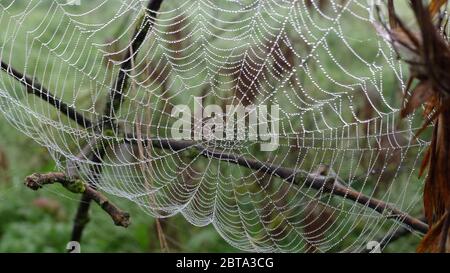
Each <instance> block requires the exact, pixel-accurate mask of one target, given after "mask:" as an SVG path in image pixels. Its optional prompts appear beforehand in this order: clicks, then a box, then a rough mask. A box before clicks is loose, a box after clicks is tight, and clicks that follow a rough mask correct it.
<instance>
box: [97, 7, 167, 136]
mask: <svg viewBox="0 0 450 273" xmlns="http://www.w3.org/2000/svg"><path fill="white" fill-rule="evenodd" d="M162 2H163V0H150V1H149V2H148V4H147V8H146V10H145V14H144V18H143V21H142V24H141V25H140V26H137V28H136V30H135V32H134V34H133V36H132V39H131V43H130V44H129V46H128V48H127V53H126V55H125V57H124V59H123V62H122V65H121V66H120V69H119V74H118V75H117V79H116V81H115V83H114V85H113V87H112V88H111V90H110V94H109V97H108V101H107V102H106V107H105V109H104V120H103V123H105V122H108V121H109V122H110V123H106V124H105V125H106V126H110V127H111V128H114V126H112V123H113V122H114V119H115V111H116V110H117V109H119V108H120V106H121V104H122V100H123V95H124V93H123V91H124V90H125V89H127V87H128V79H129V78H130V75H129V73H128V71H130V70H131V69H132V65H133V61H134V60H135V59H136V56H137V54H138V52H139V49H140V47H141V46H142V44H143V42H144V41H145V38H146V37H147V35H148V33H149V32H150V30H151V29H152V28H153V24H154V23H155V19H156V16H157V14H156V13H157V11H158V10H159V8H160V7H161V3H162Z"/></svg>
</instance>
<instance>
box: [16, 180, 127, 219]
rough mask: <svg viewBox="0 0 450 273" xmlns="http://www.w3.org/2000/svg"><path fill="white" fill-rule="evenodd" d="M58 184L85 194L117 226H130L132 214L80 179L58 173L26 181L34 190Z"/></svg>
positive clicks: (74, 191)
mask: <svg viewBox="0 0 450 273" xmlns="http://www.w3.org/2000/svg"><path fill="white" fill-rule="evenodd" d="M58 183H59V184H61V185H62V186H63V187H64V188H66V189H68V190H69V191H71V192H73V193H79V194H84V195H85V196H86V197H88V198H89V199H91V200H94V201H95V202H96V203H97V204H98V205H99V206H100V207H101V208H102V209H103V210H104V211H105V212H106V213H108V214H109V215H110V216H111V218H112V220H113V221H114V224H115V225H117V226H122V227H128V225H129V224H130V214H129V213H128V212H124V211H122V210H121V209H119V208H118V207H117V206H115V205H114V204H113V203H111V202H110V201H109V200H108V198H106V197H105V196H104V195H103V194H101V193H100V192H98V191H96V190H94V189H93V188H92V187H90V186H89V185H87V184H86V183H84V182H83V181H82V180H80V179H72V178H70V177H68V176H66V174H64V173H58V172H56V173H47V174H37V173H36V174H32V175H30V176H28V177H27V178H26V179H25V185H26V186H27V187H28V188H30V189H32V190H38V189H40V188H42V187H43V186H45V185H51V184H58Z"/></svg>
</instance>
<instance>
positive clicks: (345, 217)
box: [0, 0, 428, 252]
mask: <svg viewBox="0 0 450 273" xmlns="http://www.w3.org/2000/svg"><path fill="white" fill-rule="evenodd" d="M324 3H326V4H324ZM145 6H146V1H131V0H130V1H118V0H115V1H114V0H96V1H83V0H81V2H80V5H71V4H69V3H67V1H40V0H30V1H19V0H7V1H5V0H3V1H0V25H1V26H2V30H1V36H0V37H1V43H0V56H1V59H2V60H4V61H7V62H9V63H10V64H11V66H13V67H15V68H18V69H19V70H20V71H22V72H23V73H24V74H26V75H29V76H31V77H32V78H34V79H36V81H39V82H40V83H42V85H43V86H46V87H47V88H48V90H51V92H52V93H53V95H54V96H55V97H58V98H61V100H62V101H64V102H66V103H67V104H68V105H69V106H71V107H74V108H75V109H76V110H77V111H78V112H80V113H82V114H83V115H85V117H87V118H89V119H90V120H93V121H96V120H102V119H104V118H105V115H104V113H103V111H104V105H105V103H106V101H107V99H108V98H109V92H110V89H111V86H113V85H114V82H115V77H116V76H115V75H117V74H118V73H119V70H120V68H121V65H122V64H123V62H124V55H125V53H126V51H127V48H128V47H129V43H130V39H131V35H132V33H133V31H134V29H135V28H136V27H139V24H140V20H141V18H142V16H143V10H144V9H145ZM133 55H135V60H134V61H133V68H132V69H129V70H127V71H126V73H128V75H129V76H130V85H129V86H127V87H126V88H125V89H124V90H123V100H121V103H120V105H119V107H118V108H117V109H115V110H114V111H113V112H111V113H110V116H108V115H106V117H111V116H112V115H114V118H115V119H116V120H117V123H118V124H120V126H119V127H120V130H111V129H108V128H106V127H100V128H101V130H95V129H94V128H87V129H85V128H82V127H80V126H78V125H77V124H76V123H75V122H74V121H72V120H70V119H69V118H68V117H67V116H66V115H63V114H62V113H61V112H60V111H58V110H56V109H55V108H54V107H51V106H49V104H48V103H47V102H45V101H43V100H42V99H41V98H39V97H37V96H35V95H33V94H30V93H27V92H26V90H25V89H24V87H23V86H21V85H20V84H18V83H17V80H16V79H14V78H12V77H11V76H9V75H7V74H6V73H2V74H0V103H1V106H0V111H1V113H2V114H3V115H4V116H5V117H6V118H7V120H8V121H9V122H10V123H11V124H12V125H13V126H15V127H16V128H17V129H18V130H20V131H21V132H23V133H25V134H26V135H27V136H29V137H30V138H32V139H34V140H35V141H37V142H38V143H39V144H41V145H43V146H45V147H47V148H48V150H49V151H50V153H51V154H52V156H53V157H54V159H55V161H56V162H57V165H58V168H60V169H61V170H65V171H66V172H68V173H73V172H76V173H77V174H78V175H81V176H82V177H83V178H84V179H86V180H87V181H89V182H90V183H93V184H94V185H95V186H96V187H98V188H99V189H101V190H103V191H105V192H107V193H109V194H113V195H116V196H119V197H123V198H127V199H129V200H131V201H133V202H135V203H137V204H138V205H139V206H140V207H142V209H143V210H144V211H145V212H147V213H149V214H150V215H152V216H154V217H170V216H173V215H175V214H178V213H181V214H183V216H184V217H185V218H186V220H188V221H189V222H190V223H192V224H194V225H196V226H205V225H209V224H212V225H214V227H215V228H216V230H217V232H219V233H220V235H221V236H222V237H223V238H224V239H225V240H226V241H227V242H229V243H230V244H231V245H233V246H235V247H237V248H239V249H241V250H244V251H258V252H273V251H279V252H307V251H310V252H311V251H314V252H329V251H359V250H363V249H365V247H366V244H367V243H368V242H369V241H371V240H373V239H375V238H377V239H378V238H383V236H384V235H385V234H387V233H388V232H389V231H392V230H396V229H397V228H399V226H400V224H399V223H398V222H396V221H392V220H391V219H388V217H387V216H385V215H380V214H378V213H377V212H376V211H374V210H372V209H370V208H368V206H367V205H361V204H357V203H355V202H349V201H348V200H346V199H345V198H340V197H336V196H332V195H330V194H326V193H324V192H321V191H317V190H315V189H312V188H311V187H309V186H308V185H307V184H306V183H304V184H302V183H300V184H293V183H288V182H287V181H285V180H282V179H280V178H279V177H277V176H276V175H274V174H273V173H270V172H267V171H263V170H252V169H249V168H245V167H243V166H238V165H236V164H234V163H233V162H229V161H224V160H220V159H218V158H207V157H204V156H202V155H201V154H200V153H199V152H193V151H192V149H191V148H192V147H194V146H198V145H199V144H200V145H201V147H205V148H207V149H209V150H211V151H214V152H215V153H217V154H218V155H220V154H224V155H225V154H235V155H237V156H242V157H245V158H248V159H251V160H256V161H258V162H264V163H265V164H269V165H270V164H273V165H276V166H283V167H286V168H291V169H294V170H297V171H304V172H308V173H314V172H317V168H320V166H322V167H324V166H328V167H327V168H329V170H332V171H333V172H334V173H336V176H338V177H340V178H341V180H342V181H345V183H347V185H348V186H349V187H351V188H353V189H355V190H357V191H360V192H362V193H364V194H366V195H367V196H370V197H373V198H378V199H381V200H383V201H385V202H387V203H390V204H393V205H394V206H395V207H397V208H399V209H401V210H403V211H406V212H409V213H416V214H417V213H420V204H419V203H420V202H419V200H420V199H421V198H420V188H421V186H422V183H421V182H420V181H419V180H418V179H417V178H416V177H417V171H416V168H417V166H418V165H419V164H420V159H421V156H422V153H423V152H424V150H425V149H426V147H427V145H428V143H427V142H426V141H421V140H416V139H415V138H414V137H413V136H414V132H415V130H416V129H417V127H418V126H420V124H419V123H417V122H415V120H414V118H415V116H413V117H410V118H409V119H407V120H399V117H398V116H399V115H398V112H399V108H400V106H401V105H400V104H401V92H400V90H402V89H404V79H405V78H406V76H407V75H405V71H404V69H405V67H403V66H402V63H401V62H400V61H399V60H398V59H397V56H396V54H395V52H394V51H393V49H392V48H391V47H390V46H389V44H388V43H387V42H386V41H384V40H383V38H382V37H379V35H377V33H376V31H375V28H374V26H373V10H372V6H371V5H370V4H369V3H367V1H365V0H364V1H362V0H361V1H352V0H348V1H340V0H336V1H304V0H299V1H294V0H290V1H281V0H265V1H262V0H261V1H258V0H246V1H237V0H224V1H208V0H201V1H199V0H197V1H165V2H163V4H162V7H161V9H160V10H159V11H158V12H157V18H156V20H155V23H154V27H153V29H152V30H151V32H150V33H149V34H148V35H147V37H146V38H145V40H144V43H143V45H142V47H141V48H140V50H138V51H137V52H133ZM196 98H202V100H203V102H204V103H205V104H218V105H237V104H239V103H240V104H243V105H257V106H258V105H269V106H274V105H279V106H280V116H279V124H280V127H279V128H280V130H279V146H278V148H277V149H276V150H275V151H271V152H263V151H260V149H259V148H260V145H261V144H262V143H264V142H263V141H261V140H256V141H255V140H245V141H237V140H229V141H214V140H205V139H203V140H200V141H196V142H195V143H194V144H192V145H190V146H187V147H184V148H183V149H174V148H172V149H170V147H169V149H168V148H166V149H161V148H159V147H156V146H155V145H153V144H152V141H153V143H155V141H156V142H157V141H158V140H161V141H163V140H165V139H170V138H171V137H172V136H171V128H172V126H173V124H174V122H175V121H176V119H175V118H174V117H173V116H172V115H171V111H172V110H173V108H174V107H176V106H177V105H180V104H185V105H189V106H192V105H193V104H194V101H195V99H196ZM125 136H127V137H128V140H130V139H131V140H134V141H135V142H137V143H138V144H139V145H133V144H130V141H125ZM86 146H87V147H88V149H90V150H91V151H93V153H94V154H99V153H101V151H104V155H103V159H102V160H101V161H98V160H93V159H92V158H90V157H88V156H87V155H86V154H85V150H86V149H83V147H86ZM98 156H100V155H98ZM418 204H419V206H418Z"/></svg>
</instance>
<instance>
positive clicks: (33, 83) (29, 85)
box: [1, 60, 92, 128]
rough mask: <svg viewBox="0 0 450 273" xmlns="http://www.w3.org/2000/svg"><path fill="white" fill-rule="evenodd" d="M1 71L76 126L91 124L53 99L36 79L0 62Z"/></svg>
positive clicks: (73, 109)
mask: <svg viewBox="0 0 450 273" xmlns="http://www.w3.org/2000/svg"><path fill="white" fill-rule="evenodd" d="M1 70H3V71H4V72H6V73H7V74H8V75H10V76H12V77H14V78H15V79H16V80H17V81H19V82H20V83H21V84H22V85H24V86H25V87H26V89H27V92H28V93H30V94H33V95H36V96H38V97H40V98H41V99H42V100H44V101H46V102H48V103H49V104H51V105H52V106H54V107H55V108H56V109H58V111H60V112H61V113H62V114H64V115H66V116H67V117H69V118H70V119H72V120H73V121H75V122H76V123H77V124H78V125H80V126H81V127H83V128H90V127H91V126H92V122H91V121H90V120H89V119H88V118H86V117H85V116H84V115H83V114H81V113H79V112H77V111H76V110H75V108H73V107H70V106H68V105H67V104H66V103H64V102H63V101H61V100H60V99H59V98H57V97H55V96H54V95H53V94H52V93H51V92H50V91H49V90H47V89H46V88H45V87H43V86H42V85H41V84H40V83H39V82H38V81H37V80H36V79H31V78H30V77H28V76H26V75H23V74H22V73H20V72H19V71H18V70H16V69H14V68H13V67H11V66H10V65H9V64H7V63H6V62H4V61H3V60H1Z"/></svg>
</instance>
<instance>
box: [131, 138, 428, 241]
mask: <svg viewBox="0 0 450 273" xmlns="http://www.w3.org/2000/svg"><path fill="white" fill-rule="evenodd" d="M138 141H144V142H147V145H148V144H151V145H152V146H153V147H156V148H162V149H170V150H172V151H184V150H191V149H195V151H196V152H197V153H199V154H200V155H202V156H204V157H207V158H214V159H216V160H220V161H226V162H230V163H234V164H237V165H240V166H242V167H245V168H249V169H252V170H255V171H259V172H264V173H270V174H271V175H275V176H277V177H279V178H281V179H283V180H284V181H286V182H288V183H291V184H294V185H296V186H299V187H303V188H313V189H315V190H317V191H322V192H325V193H329V194H332V195H335V196H340V197H342V198H345V199H347V200H350V201H353V202H356V203H358V204H361V205H363V206H367V207H368V208H371V209H372V210H374V211H376V212H378V213H379V214H381V215H383V216H385V217H387V218H389V219H394V220H396V221H398V222H400V223H403V224H405V225H407V226H408V227H410V228H411V229H413V230H416V231H418V232H421V233H426V232H427V231H428V225H427V224H426V223H424V222H422V221H421V220H419V219H417V218H414V217H412V216H410V215H409V214H407V213H405V212H403V211H401V210H399V209H397V208H396V207H394V206H392V205H390V204H388V203H385V202H383V201H381V200H378V199H375V198H371V197H369V196H367V195H364V194H363V193H361V192H358V191H355V190H354V189H352V188H349V187H345V186H344V185H342V184H340V183H336V178H333V177H326V176H321V175H312V174H309V173H307V172H305V171H302V170H300V171H299V170H295V169H289V168H285V167H281V166H278V165H275V164H268V163H263V162H261V161H256V160H252V159H248V158H245V157H242V156H237V155H234V154H227V153H223V152H221V151H212V150H209V149H207V148H205V147H203V146H201V145H198V144H197V143H196V142H194V141H189V140H187V141H186V140H182V141H180V140H171V139H144V140H137V139H136V138H134V137H132V136H128V137H126V138H125V142H127V143H131V144H136V143H137V142H138Z"/></svg>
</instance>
